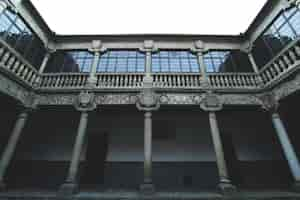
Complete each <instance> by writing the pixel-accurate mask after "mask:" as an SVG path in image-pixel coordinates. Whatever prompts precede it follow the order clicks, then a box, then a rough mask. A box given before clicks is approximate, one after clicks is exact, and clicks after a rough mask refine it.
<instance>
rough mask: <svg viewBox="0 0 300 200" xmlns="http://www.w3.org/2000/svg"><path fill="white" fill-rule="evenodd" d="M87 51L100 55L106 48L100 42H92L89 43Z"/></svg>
mask: <svg viewBox="0 0 300 200" xmlns="http://www.w3.org/2000/svg"><path fill="white" fill-rule="evenodd" d="M88 50H89V51H90V52H93V53H101V52H104V51H106V48H105V47H104V46H103V43H102V41H101V40H93V41H92V42H91V47H90V48H89V49H88Z"/></svg>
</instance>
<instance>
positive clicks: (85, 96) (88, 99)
mask: <svg viewBox="0 0 300 200" xmlns="http://www.w3.org/2000/svg"><path fill="white" fill-rule="evenodd" d="M74 107H75V108H76V110H78V111H83V112H87V111H92V110H95V109H96V108H97V104H96V102H95V94H94V93H92V92H89V91H82V92H80V94H79V95H78V96H77V97H76V98H75V102H74Z"/></svg>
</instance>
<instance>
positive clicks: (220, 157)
mask: <svg viewBox="0 0 300 200" xmlns="http://www.w3.org/2000/svg"><path fill="white" fill-rule="evenodd" d="M209 123H210V128H211V134H212V140H213V145H214V149H215V153H216V158H217V166H218V171H219V176H220V181H221V182H230V181H229V178H228V172H227V167H226V162H225V158H224V151H223V146H222V142H221V137H220V131H219V127H218V122H217V119H216V113H215V112H209Z"/></svg>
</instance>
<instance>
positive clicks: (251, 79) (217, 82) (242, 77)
mask: <svg viewBox="0 0 300 200" xmlns="http://www.w3.org/2000/svg"><path fill="white" fill-rule="evenodd" d="M207 76H208V82H209V85H210V86H211V87H212V88H215V89H218V88H223V89H224V88H225V89H226V88H228V89H232V88H234V89H257V88H259V76H258V75H257V74H255V73H209V74H208V75H207Z"/></svg>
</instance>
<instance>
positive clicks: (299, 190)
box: [292, 181, 300, 193]
mask: <svg viewBox="0 0 300 200" xmlns="http://www.w3.org/2000/svg"><path fill="white" fill-rule="evenodd" d="M292 190H293V191H294V192H297V193H300V182H298V181H296V182H295V183H294V184H293V186H292Z"/></svg>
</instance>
